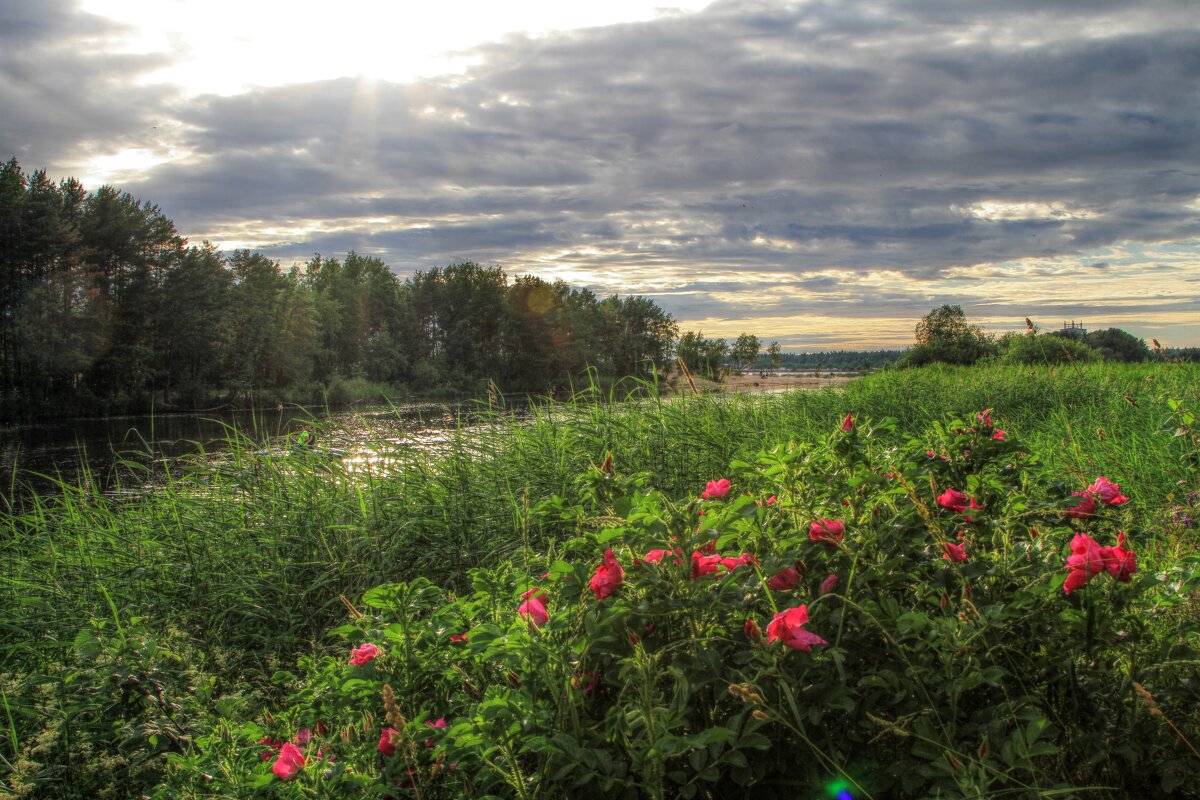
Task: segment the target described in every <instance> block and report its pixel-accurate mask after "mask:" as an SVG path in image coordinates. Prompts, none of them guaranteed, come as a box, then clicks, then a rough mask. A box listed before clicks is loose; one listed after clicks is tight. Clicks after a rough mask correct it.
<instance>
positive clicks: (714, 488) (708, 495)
mask: <svg viewBox="0 0 1200 800" xmlns="http://www.w3.org/2000/svg"><path fill="white" fill-rule="evenodd" d="M731 486H732V484H731V483H730V482H729V479H728V478H721V480H719V481H709V482H708V485H707V486H705V487H704V493H703V494H701V495H700V496H701V497H703V498H704V499H705V500H713V499H715V498H719V497H724V496H725V495H727V494H729V489H730V487H731Z"/></svg>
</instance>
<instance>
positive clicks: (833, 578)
mask: <svg viewBox="0 0 1200 800" xmlns="http://www.w3.org/2000/svg"><path fill="white" fill-rule="evenodd" d="M837 585H838V576H837V574H836V573H830V575H829V577H827V578H826V579H825V580H823V581H821V589H820V592H821V594H829V593H831V592H832V591H833V590H834V589H836V588H837Z"/></svg>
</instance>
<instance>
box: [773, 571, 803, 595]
mask: <svg viewBox="0 0 1200 800" xmlns="http://www.w3.org/2000/svg"><path fill="white" fill-rule="evenodd" d="M799 583H800V573H799V572H797V571H796V569H795V567H785V568H783V569H781V570H779V572H776V573H775V574H774V575H772V576H771V579H770V580H769V581H767V588H768V589H773V590H775V591H777V592H781V591H784V590H786V589H795V588H796V586H797V585H798V584H799Z"/></svg>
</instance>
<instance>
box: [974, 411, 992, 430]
mask: <svg viewBox="0 0 1200 800" xmlns="http://www.w3.org/2000/svg"><path fill="white" fill-rule="evenodd" d="M975 419H976V421H977V422H981V423H983V425H984V426H986V427H988V428H990V427H992V410H991V409H990V408H985V409H984V410H983V411H980V412H979V413H978V414H976V415H975Z"/></svg>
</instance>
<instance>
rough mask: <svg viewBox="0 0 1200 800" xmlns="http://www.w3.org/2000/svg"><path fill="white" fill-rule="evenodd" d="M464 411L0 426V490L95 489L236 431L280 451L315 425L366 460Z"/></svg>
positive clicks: (270, 413)
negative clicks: (59, 484)
mask: <svg viewBox="0 0 1200 800" xmlns="http://www.w3.org/2000/svg"><path fill="white" fill-rule="evenodd" d="M464 411H465V412H466V413H470V408H465V409H464V408H463V407H460V406H448V405H443V404H422V405H412V406H402V407H396V408H382V409H366V410H354V411H332V412H330V411H326V410H325V409H307V408H301V407H296V406H292V407H287V408H281V409H271V410H259V411H225V412H208V413H199V414H163V415H159V416H154V417H149V416H147V417H106V418H101V419H74V420H61V421H54V422H49V423H41V424H35V425H20V426H11V427H4V428H0V482H2V483H0V496H4V497H14V496H15V497H20V496H23V495H27V494H28V493H30V492H46V491H51V490H53V489H54V487H55V484H56V482H57V481H62V482H64V483H66V484H67V485H69V486H87V487H88V488H91V489H94V490H98V491H101V492H111V491H115V490H116V488H117V487H118V486H120V487H122V488H124V489H128V488H129V487H130V486H137V485H139V484H140V483H144V482H145V481H146V480H147V479H148V478H150V477H152V476H154V475H155V474H160V473H161V472H162V471H163V468H164V467H165V466H166V465H167V464H169V463H170V462H171V460H172V459H177V458H179V457H181V456H191V455H195V454H197V453H207V454H214V455H215V454H219V453H220V452H222V451H224V450H226V449H228V448H229V446H230V445H229V443H230V439H231V438H242V440H243V442H242V446H243V448H245V449H250V450H252V451H254V450H257V451H259V452H260V453H263V454H272V453H286V452H287V451H288V449H289V448H290V447H292V445H294V443H295V441H296V437H297V434H298V433H299V432H300V431H301V430H302V429H303V428H305V427H311V428H313V429H314V430H315V431H316V434H317V442H316V447H317V448H318V449H320V450H323V451H326V452H332V453H335V454H337V455H339V456H341V457H343V458H345V459H349V460H351V461H365V462H370V461H372V460H374V459H376V458H377V456H378V450H379V448H380V445H381V444H383V445H385V446H388V445H391V446H395V447H397V448H400V447H423V448H430V447H436V446H437V444H438V443H439V441H442V440H443V439H444V436H445V432H446V430H447V428H448V427H453V426H454V425H456V424H458V423H457V420H458V417H459V415H460V414H461V413H463V412H464ZM134 465H137V466H134Z"/></svg>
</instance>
